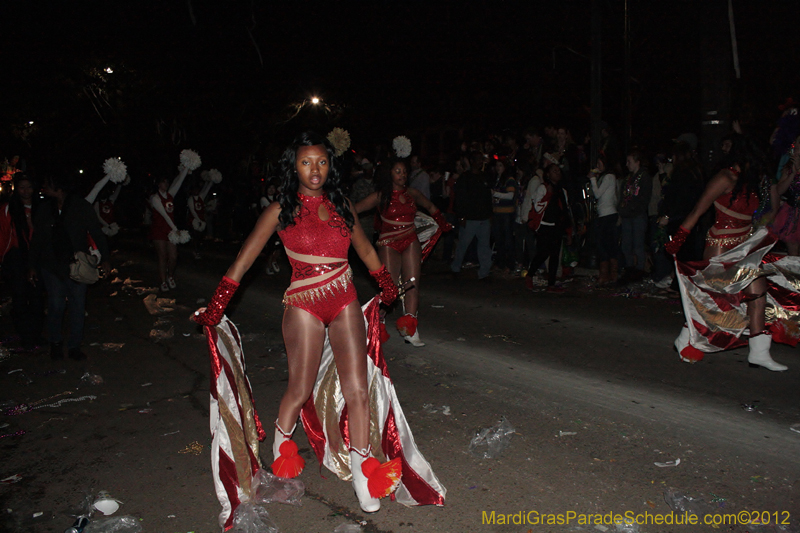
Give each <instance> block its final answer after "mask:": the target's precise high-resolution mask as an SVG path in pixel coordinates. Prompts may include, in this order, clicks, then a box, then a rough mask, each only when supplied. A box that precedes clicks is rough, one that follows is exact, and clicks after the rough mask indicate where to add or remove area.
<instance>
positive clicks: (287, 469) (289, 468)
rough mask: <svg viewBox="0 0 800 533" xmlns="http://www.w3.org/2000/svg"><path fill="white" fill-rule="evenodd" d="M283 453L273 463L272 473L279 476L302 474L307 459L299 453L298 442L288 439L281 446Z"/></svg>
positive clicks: (287, 476)
mask: <svg viewBox="0 0 800 533" xmlns="http://www.w3.org/2000/svg"><path fill="white" fill-rule="evenodd" d="M279 450H280V452H281V455H280V457H278V458H277V459H275V462H274V463H272V473H273V474H275V475H276V476H278V477H283V478H293V477H297V476H299V475H300V472H302V471H303V467H304V466H305V465H306V460H305V459H303V458H302V457H300V455H298V453H297V444H295V443H294V441H293V440H287V441H285V442H284V443H283V444H281V447H280V448H279Z"/></svg>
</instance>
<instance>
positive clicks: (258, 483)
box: [253, 468, 306, 505]
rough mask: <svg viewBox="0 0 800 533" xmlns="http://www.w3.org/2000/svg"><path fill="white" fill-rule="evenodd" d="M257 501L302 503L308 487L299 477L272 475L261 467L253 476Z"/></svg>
mask: <svg viewBox="0 0 800 533" xmlns="http://www.w3.org/2000/svg"><path fill="white" fill-rule="evenodd" d="M253 485H254V487H255V495H256V497H255V501H256V503H286V504H289V505H301V504H302V497H303V494H305V492H306V487H305V485H304V484H303V482H302V481H300V480H299V479H288V478H282V477H277V476H274V475H272V474H271V473H270V472H269V471H268V470H265V469H263V468H262V469H261V470H259V471H258V472H256V475H255V476H253Z"/></svg>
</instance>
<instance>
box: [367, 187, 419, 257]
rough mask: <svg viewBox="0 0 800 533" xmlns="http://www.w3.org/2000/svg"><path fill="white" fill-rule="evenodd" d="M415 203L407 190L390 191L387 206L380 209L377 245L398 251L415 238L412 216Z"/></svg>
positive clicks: (415, 211) (414, 213) (415, 210)
mask: <svg viewBox="0 0 800 533" xmlns="http://www.w3.org/2000/svg"><path fill="white" fill-rule="evenodd" d="M416 214H417V204H416V202H414V199H413V198H412V197H411V195H410V194H408V192H407V190H403V191H392V199H391V201H390V202H389V206H388V207H387V208H386V209H385V210H384V211H381V213H380V215H381V227H380V236H379V237H378V243H377V244H378V246H388V247H389V248H392V249H393V250H396V251H398V252H400V253H403V251H404V250H405V249H406V248H408V247H409V245H411V243H412V242H414V241H416V240H417V229H416V227H415V226H414V216H415V215H416Z"/></svg>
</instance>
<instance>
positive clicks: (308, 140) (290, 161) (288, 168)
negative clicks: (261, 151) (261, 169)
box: [278, 131, 355, 230]
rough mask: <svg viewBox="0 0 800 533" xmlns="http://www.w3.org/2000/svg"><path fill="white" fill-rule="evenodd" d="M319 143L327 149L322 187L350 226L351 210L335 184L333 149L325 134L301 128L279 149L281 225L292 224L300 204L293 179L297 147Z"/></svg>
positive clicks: (337, 176)
mask: <svg viewBox="0 0 800 533" xmlns="http://www.w3.org/2000/svg"><path fill="white" fill-rule="evenodd" d="M318 145H322V146H324V147H325V150H326V151H327V152H328V162H329V170H328V178H327V179H326V180H325V183H324V184H323V185H322V190H323V191H324V192H325V193H326V194H327V195H328V199H329V200H330V201H331V203H332V204H333V206H334V207H335V208H336V212H337V213H338V214H339V216H341V217H342V218H343V219H344V221H345V224H347V227H348V228H349V229H350V230H352V229H353V224H355V219H354V218H353V212H352V211H351V210H350V206H349V203H348V201H347V197H346V196H345V195H344V193H343V192H342V190H341V188H340V186H339V184H340V183H341V175H340V173H339V164H338V161H337V160H336V157H335V156H334V149H333V146H331V143H330V142H329V141H328V139H326V138H325V137H322V136H321V135H319V134H317V133H315V132H313V131H305V132H303V133H301V134H300V135H298V136H297V137H295V139H294V141H292V144H290V145H289V147H288V148H286V150H285V151H284V152H283V156H281V160H280V176H281V182H282V187H281V194H280V197H279V200H278V201H279V202H280V206H281V213H280V215H278V219H279V220H280V222H281V227H283V228H286V227H288V226H291V225H293V224H294V219H295V216H296V215H297V213H298V211H299V209H298V208H299V207H300V200H299V199H298V197H297V191H298V189H299V186H300V181H299V180H298V179H297V166H296V164H297V150H298V149H299V148H300V147H301V146H318Z"/></svg>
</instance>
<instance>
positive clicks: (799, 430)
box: [789, 424, 800, 433]
mask: <svg viewBox="0 0 800 533" xmlns="http://www.w3.org/2000/svg"><path fill="white" fill-rule="evenodd" d="M789 429H790V430H791V431H794V432H795V433H800V424H792V425H791V426H789Z"/></svg>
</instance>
